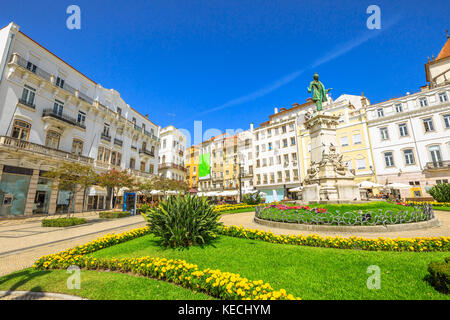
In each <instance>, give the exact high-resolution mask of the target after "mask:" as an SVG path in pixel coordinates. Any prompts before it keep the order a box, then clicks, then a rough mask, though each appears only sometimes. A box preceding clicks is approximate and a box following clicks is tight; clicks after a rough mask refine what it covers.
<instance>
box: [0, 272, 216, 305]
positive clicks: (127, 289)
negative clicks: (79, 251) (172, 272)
mask: <svg viewBox="0 0 450 320" xmlns="http://www.w3.org/2000/svg"><path fill="white" fill-rule="evenodd" d="M69 276H70V275H69V274H68V273H66V271H65V270H53V271H36V270H35V269H31V268H30V269H24V270H21V271H18V272H14V273H12V274H9V275H7V276H3V277H0V291H9V290H11V291H36V292H42V291H44V292H54V293H64V294H70V295H74V296H79V297H83V298H88V299H93V300H206V299H213V298H212V297H210V296H208V295H206V294H203V293H198V292H194V291H191V290H188V289H184V288H182V287H179V286H176V285H174V284H171V283H167V282H164V281H158V280H154V279H149V278H144V277H137V276H133V275H128V274H122V273H113V272H97V271H87V270H83V271H82V272H81V289H80V290H69V289H68V288H67V285H66V281H67V278H68V277H69Z"/></svg>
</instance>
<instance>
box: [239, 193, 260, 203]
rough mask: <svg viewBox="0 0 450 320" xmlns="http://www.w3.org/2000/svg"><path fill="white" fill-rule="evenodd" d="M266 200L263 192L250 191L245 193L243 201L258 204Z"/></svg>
mask: <svg viewBox="0 0 450 320" xmlns="http://www.w3.org/2000/svg"><path fill="white" fill-rule="evenodd" d="M264 201H265V200H264V198H263V197H262V193H261V192H259V191H258V192H256V193H248V194H245V195H244V196H243V197H242V202H243V203H245V204H248V205H256V204H260V203H263V202H264Z"/></svg>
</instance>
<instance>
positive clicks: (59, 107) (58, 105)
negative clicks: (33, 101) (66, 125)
mask: <svg viewBox="0 0 450 320" xmlns="http://www.w3.org/2000/svg"><path fill="white" fill-rule="evenodd" d="M63 109H64V103H62V102H61V101H58V100H56V101H55V104H54V105H53V113H54V114H56V115H58V116H60V117H62V114H63Z"/></svg>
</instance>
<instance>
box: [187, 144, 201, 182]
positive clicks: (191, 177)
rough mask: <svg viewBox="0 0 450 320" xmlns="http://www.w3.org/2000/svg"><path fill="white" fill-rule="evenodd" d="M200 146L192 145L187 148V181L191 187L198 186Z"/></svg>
mask: <svg viewBox="0 0 450 320" xmlns="http://www.w3.org/2000/svg"><path fill="white" fill-rule="evenodd" d="M198 164H199V158H198V147H197V146H191V147H189V148H187V149H186V155H185V165H186V183H187V184H188V185H189V188H198Z"/></svg>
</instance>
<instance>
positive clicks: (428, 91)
mask: <svg viewBox="0 0 450 320" xmlns="http://www.w3.org/2000/svg"><path fill="white" fill-rule="evenodd" d="M425 71H426V80H427V82H428V84H427V85H426V86H423V87H422V88H421V91H420V92H417V93H414V94H407V95H405V96H402V97H399V98H395V99H391V100H388V101H384V102H381V103H377V104H374V105H372V106H370V107H369V108H368V109H367V117H368V127H369V134H370V136H371V138H372V145H373V153H374V160H375V167H376V172H377V175H378V180H379V183H382V184H386V183H394V182H397V183H402V184H405V185H409V186H410V187H409V188H402V189H399V191H400V194H401V196H402V197H403V198H417V197H430V195H429V194H428V192H427V191H428V190H429V188H431V187H432V186H433V185H435V184H437V183H442V182H449V181H450V81H449V80H450V39H448V38H447V42H446V43H445V45H444V47H443V48H442V50H441V52H440V54H439V55H438V56H437V57H436V58H435V59H433V60H429V61H428V63H426V64H425Z"/></svg>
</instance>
